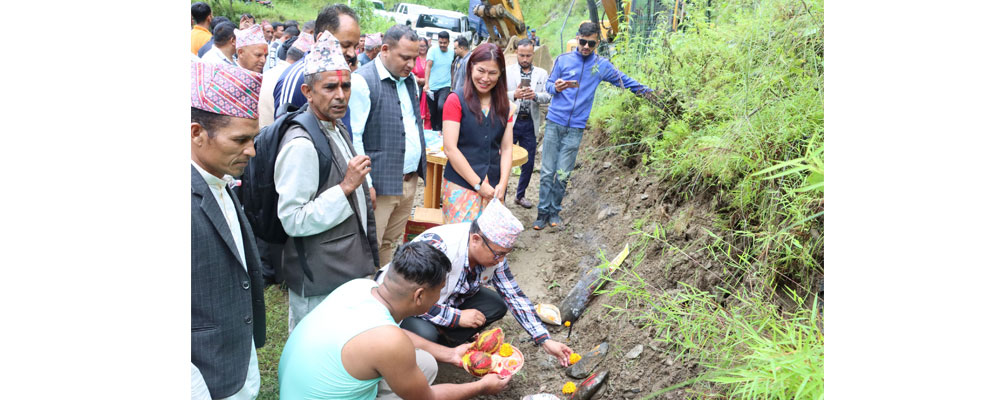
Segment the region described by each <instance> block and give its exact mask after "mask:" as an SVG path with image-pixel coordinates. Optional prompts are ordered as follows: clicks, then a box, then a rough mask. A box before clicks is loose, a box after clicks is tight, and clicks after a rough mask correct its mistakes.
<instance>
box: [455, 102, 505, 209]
mask: <svg viewBox="0 0 1000 400" xmlns="http://www.w3.org/2000/svg"><path fill="white" fill-rule="evenodd" d="M452 95H454V96H458V99H459V101H460V102H461V104H462V122H461V126H460V128H459V130H458V151H460V152H462V155H463V156H465V159H466V160H467V161H468V162H469V165H470V166H472V169H473V170H474V171H476V175H477V176H479V177H483V176H489V178H490V186H496V184H497V182H499V181H500V141H501V140H502V139H503V132H504V129H505V128H506V127H507V124H506V122H507V121H506V118H498V117H497V115H496V110H494V109H493V108H492V107H491V108H490V113H489V115H487V116H483V111H482V110H481V108H480V107H478V105H477V107H469V105H468V104H466V103H465V99H464V98H462V96H459V95H458V93H453V94H452ZM476 114H479V115H480V116H483V122H481V123H480V122H479V121H478V120H476ZM444 178H445V179H447V180H448V181H450V182H453V183H455V184H458V185H460V186H462V187H464V188H466V189H469V190H473V191H475V189H473V188H472V187H473V186H474V185H476V184H477V183H479V182H466V181H465V178H462V176H461V175H459V174H458V171H455V168H453V167H452V166H451V161H448V164H447V165H445V167H444Z"/></svg>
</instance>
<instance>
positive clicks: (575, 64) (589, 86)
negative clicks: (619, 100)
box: [531, 22, 651, 230]
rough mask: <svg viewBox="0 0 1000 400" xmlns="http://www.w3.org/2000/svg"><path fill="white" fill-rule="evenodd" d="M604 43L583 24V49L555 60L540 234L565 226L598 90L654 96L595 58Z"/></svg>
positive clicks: (594, 26)
mask: <svg viewBox="0 0 1000 400" xmlns="http://www.w3.org/2000/svg"><path fill="white" fill-rule="evenodd" d="M600 39H601V38H600V30H599V29H598V26H597V24H595V23H593V22H585V23H583V24H581V25H580V29H579V30H578V31H577V33H576V40H577V42H578V43H579V44H580V45H579V47H577V49H576V51H572V52H569V53H564V54H562V55H560V56H559V57H557V58H556V61H555V65H553V66H552V75H550V76H549V79H548V82H546V83H545V90H546V91H547V92H548V93H549V94H551V95H552V104H551V105H550V106H549V113H548V116H547V117H546V120H547V123H546V125H545V142H544V143H543V147H544V150H545V151H544V152H543V154H542V172H541V182H539V189H538V218H537V220H536V221H535V222H534V223H533V224H532V226H531V227H532V228H533V229H535V230H541V229H544V228H545V225H548V226H551V227H556V226H559V225H561V224H562V219H560V218H559V212H560V211H562V200H563V196H565V194H566V183H567V182H568V181H569V176H570V173H571V172H573V166H574V165H575V164H576V153H577V151H578V150H579V149H580V141H581V140H582V139H583V128H585V127H586V126H587V119H588V118H590V109H591V107H592V106H593V104H594V93H595V92H596V91H597V85H598V84H599V83H601V81H605V82H608V83H611V84H612V85H615V86H618V87H620V88H625V89H629V90H631V91H632V93H635V94H637V95H641V94H644V93H646V92H650V91H651V89H650V88H648V87H646V86H644V85H642V84H640V83H639V82H636V81H635V80H634V79H632V78H629V77H628V76H627V75H625V74H623V73H622V72H621V71H619V70H618V68H615V66H614V65H612V64H611V61H610V60H608V59H607V58H604V57H601V56H599V55H597V54H594V50H596V49H597V45H598V43H600Z"/></svg>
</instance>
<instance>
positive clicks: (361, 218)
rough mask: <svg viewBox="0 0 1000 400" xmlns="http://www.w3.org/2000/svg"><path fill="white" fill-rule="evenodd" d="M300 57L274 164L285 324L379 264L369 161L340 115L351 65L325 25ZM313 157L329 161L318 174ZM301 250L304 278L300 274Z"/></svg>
mask: <svg viewBox="0 0 1000 400" xmlns="http://www.w3.org/2000/svg"><path fill="white" fill-rule="evenodd" d="M303 61H304V62H305V70H304V74H305V81H304V83H303V84H302V86H301V90H302V93H303V94H304V95H305V96H306V100H307V104H306V105H305V107H306V109H305V111H304V112H303V115H304V118H303V125H301V126H300V125H293V126H292V127H290V128H289V129H288V131H287V132H286V133H285V135H284V137H283V138H282V140H281V144H280V150H279V151H278V157H277V159H276V160H275V164H274V183H275V190H276V191H277V192H278V219H279V220H281V225H282V227H283V228H284V229H285V233H287V234H288V236H289V238H288V241H287V242H286V243H285V248H284V250H283V252H282V266H283V267H282V268H283V270H284V272H285V282H286V283H287V285H288V308H289V312H288V320H289V321H288V330H289V332H291V331H292V329H294V328H295V324H297V323H298V322H299V321H301V320H302V318H304V317H305V316H306V314H308V313H309V312H310V311H312V309H313V308H315V307H316V306H317V305H319V303H320V302H322V301H323V299H324V298H326V296H327V295H328V294H330V292H333V291H334V289H336V288H337V287H339V286H340V285H342V284H344V283H345V282H347V281H350V280H353V279H357V278H363V277H366V276H369V275H373V274H374V273H375V271H376V270H377V269H378V266H379V263H378V260H379V259H378V244H377V242H376V241H375V239H376V238H375V216H374V214H373V212H372V199H371V198H370V195H369V189H368V184H367V182H366V181H365V178H366V176H367V175H368V172H369V171H371V161H370V160H369V158H368V157H367V156H365V155H356V154H355V153H354V151H353V149H352V147H351V144H350V143H351V140H350V138H349V137H348V135H347V128H345V127H344V124H343V123H342V122H340V119H341V118H343V116H344V114H345V113H346V112H347V101H348V99H349V98H350V96H351V69H350V67H349V66H348V64H347V61H346V60H345V59H344V56H343V55H342V53H341V47H340V42H339V41H338V40H337V38H335V37H334V36H333V34H331V33H330V32H329V31H323V33H322V34H321V35H320V37H319V40H318V41H317V42H316V43H315V44H313V47H312V51H311V52H310V53H309V54H307V55H306V56H305V58H304V59H303ZM296 118H297V119H298V117H296ZM317 148H320V149H322V151H320V152H317ZM320 163H325V164H324V165H330V166H331V167H330V168H329V171H330V172H329V173H328V174H327V176H326V177H325V181H323V180H321V179H320V176H319V171H320ZM320 182H324V183H323V184H322V185H320ZM296 239H298V240H296ZM297 241H298V242H299V243H300V245H296V242H297ZM300 246H301V248H300ZM302 256H305V257H306V261H307V265H308V267H309V269H310V271H311V272H312V275H313V277H312V279H308V278H305V276H304V275H305V274H304V271H303V268H302V266H301V265H302V264H301V263H300V262H299V257H302Z"/></svg>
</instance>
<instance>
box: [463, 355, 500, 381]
mask: <svg viewBox="0 0 1000 400" xmlns="http://www.w3.org/2000/svg"><path fill="white" fill-rule="evenodd" d="M494 367H496V364H495V361H494V359H493V356H492V355H491V354H487V353H484V352H481V351H476V350H471V351H469V352H467V353H465V355H463V356H462V368H465V371H467V372H468V373H470V374H472V375H474V376H486V374H488V373H490V372H492V371H493V369H494Z"/></svg>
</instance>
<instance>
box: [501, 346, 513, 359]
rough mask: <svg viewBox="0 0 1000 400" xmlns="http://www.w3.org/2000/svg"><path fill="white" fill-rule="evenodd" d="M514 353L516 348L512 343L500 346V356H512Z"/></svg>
mask: <svg viewBox="0 0 1000 400" xmlns="http://www.w3.org/2000/svg"><path fill="white" fill-rule="evenodd" d="M511 354H514V348H513V347H511V346H510V343H504V344H503V345H501V346H500V357H510V355H511Z"/></svg>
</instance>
